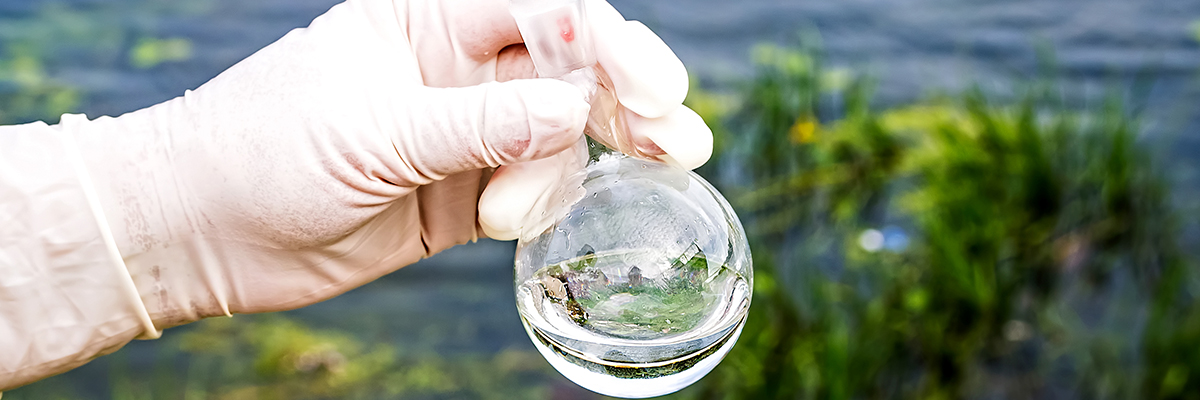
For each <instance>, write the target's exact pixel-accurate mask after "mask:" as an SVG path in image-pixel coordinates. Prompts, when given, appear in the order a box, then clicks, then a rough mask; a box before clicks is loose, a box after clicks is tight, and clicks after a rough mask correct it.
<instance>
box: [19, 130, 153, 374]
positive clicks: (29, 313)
mask: <svg viewBox="0 0 1200 400" xmlns="http://www.w3.org/2000/svg"><path fill="white" fill-rule="evenodd" d="M74 146H75V145H74V143H73V142H72V140H71V138H70V137H68V136H66V135H64V134H63V133H62V132H59V131H58V130H56V129H53V128H50V127H48V126H46V124H44V123H34V124H27V125H21V126H9V127H0V390H7V389H11V388H14V387H17V386H21V385H24V384H27V383H30V382H33V381H35V380H38V379H41V378H44V377H45V376H46V373H45V372H46V371H56V372H61V371H66V370H68V369H71V368H74V367H77V366H79V365H83V364H84V363H86V362H88V361H90V360H91V359H92V358H95V357H97V356H100V355H104V354H107V353H111V352H113V351H116V350H117V349H119V348H121V346H123V345H124V344H125V343H127V342H128V341H129V340H131V339H133V338H135V337H137V336H139V335H142V336H145V337H156V335H157V332H156V331H155V330H154V328H153V327H152V326H151V325H150V319H149V317H148V316H147V313H146V310H145V308H144V307H143V306H142V303H141V302H140V301H138V297H137V292H136V290H135V289H134V287H133V284H132V282H131V281H130V278H129V274H128V273H126V272H125V270H124V265H122V264H121V260H120V257H119V255H118V254H116V252H115V248H114V247H113V246H112V244H111V238H110V237H108V235H107V234H106V230H107V227H105V226H104V225H105V221H103V220H99V219H97V214H95V213H94V212H93V211H94V209H93V206H94V204H93V202H92V201H90V199H89V197H93V196H92V195H91V194H90V193H89V191H90V187H89V185H88V184H87V182H86V181H87V177H86V175H81V174H82V173H83V171H82V168H81V167H82V165H80V164H79V162H78V156H77V155H75V154H74V153H75V149H74ZM106 239H107V240H106Z"/></svg>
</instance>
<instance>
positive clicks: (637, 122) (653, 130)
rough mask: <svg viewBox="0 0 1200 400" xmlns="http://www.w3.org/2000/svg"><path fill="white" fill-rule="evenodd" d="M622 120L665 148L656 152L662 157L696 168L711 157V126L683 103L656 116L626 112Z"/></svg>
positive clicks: (639, 133) (631, 129)
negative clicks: (662, 152)
mask: <svg viewBox="0 0 1200 400" xmlns="http://www.w3.org/2000/svg"><path fill="white" fill-rule="evenodd" d="M626 121H627V123H628V124H629V130H630V131H631V132H633V134H635V135H642V136H645V137H647V138H649V139H650V140H651V141H653V142H654V144H656V145H658V147H659V148H661V149H662V150H663V151H664V152H666V155H665V156H659V158H660V159H662V160H663V161H666V162H668V163H675V164H678V165H679V166H681V167H683V168H686V169H696V168H699V167H700V166H701V165H704V163H706V162H708V159H709V158H710V157H712V151H713V135H712V129H710V128H709V127H708V125H707V124H705V123H704V119H703V118H700V115H699V114H696V112H695V111H692V109H691V108H688V107H687V106H679V107H676V109H675V110H674V111H671V112H670V113H669V114H667V115H665V116H662V117H658V118H646V117H644V116H641V115H636V114H634V113H627V114H626Z"/></svg>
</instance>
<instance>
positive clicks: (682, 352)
mask: <svg viewBox="0 0 1200 400" xmlns="http://www.w3.org/2000/svg"><path fill="white" fill-rule="evenodd" d="M592 146H593V148H597V146H599V145H597V144H593V145H592ZM566 181H567V182H568V183H567V184H564V185H563V187H561V188H560V189H558V190H557V192H555V193H553V194H552V197H551V198H550V199H549V202H550V204H562V205H563V207H561V208H559V209H558V210H554V211H552V212H554V213H555V214H556V215H555V216H556V217H557V219H556V220H557V221H558V222H557V223H555V224H554V225H553V226H551V227H549V228H547V229H545V230H544V231H542V232H527V233H526V234H524V235H522V238H521V239H520V241H519V242H518V245H517V256H516V261H515V269H516V270H515V285H516V296H517V309H518V311H519V312H520V315H521V318H522V320H523V323H524V324H525V329H526V331H527V332H528V333H529V336H530V338H531V339H532V340H533V343H534V345H535V346H536V347H537V349H538V351H539V352H541V354H542V355H543V356H544V357H545V358H546V360H548V361H549V362H550V364H551V365H553V366H554V368H555V369H557V370H558V371H559V372H560V373H562V374H563V375H564V376H565V377H567V378H568V379H570V380H571V381H574V382H575V383H577V384H579V385H580V386H583V387H584V388H587V389H589V390H592V391H595V392H597V393H601V394H605V395H609V396H617V397H650V396H658V395H663V394H667V393H671V392H675V391H677V390H680V389H682V388H684V387H686V386H687V385H689V384H691V383H694V382H695V381H697V380H699V379H700V378H702V377H703V376H704V375H705V374H707V373H708V372H709V371H711V370H712V369H713V368H714V367H715V366H716V365H717V363H718V362H719V361H720V360H721V359H722V358H723V357H724V356H725V354H726V353H728V352H729V350H730V348H732V346H733V344H734V342H735V341H736V340H737V337H738V334H739V333H740V332H741V328H742V326H743V325H744V323H745V318H746V312H747V309H748V308H749V305H750V295H751V288H752V287H753V283H752V279H753V272H752V268H751V258H750V250H749V247H748V245H747V242H746V238H745V232H744V231H743V228H742V225H741V222H739V221H738V218H737V215H735V214H734V212H733V210H732V209H731V207H730V206H729V204H728V203H727V202H726V201H725V199H724V198H723V197H722V196H721V195H720V194H719V193H718V192H717V191H716V189H714V188H713V187H712V186H711V185H709V184H708V182H706V181H704V179H703V178H701V177H700V176H698V175H696V174H695V173H693V172H691V171H687V170H684V169H682V168H679V167H675V166H670V165H667V164H664V163H661V162H655V161H645V160H641V159H636V158H632V157H628V156H625V155H622V154H618V153H611V152H603V153H601V154H599V155H597V156H593V158H592V160H591V161H590V163H589V164H588V165H587V167H586V168H585V169H584V170H582V171H580V172H578V173H577V174H576V176H573V177H571V178H569V179H567V180H566Z"/></svg>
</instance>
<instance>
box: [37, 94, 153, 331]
mask: <svg viewBox="0 0 1200 400" xmlns="http://www.w3.org/2000/svg"><path fill="white" fill-rule="evenodd" d="M86 122H88V120H87V116H86V115H82V114H64V115H63V116H62V121H61V125H60V126H62V127H66V126H69V125H75V124H79V123H86ZM60 129H61V128H60ZM62 137H63V142H64V146H63V147H64V148H65V149H64V150H65V151H66V153H67V159H68V160H69V161H68V162H70V164H71V168H72V169H74V171H75V175H76V177H77V179H78V180H79V183H80V187H81V189H83V195H84V198H85V199H86V200H87V203H88V209H89V211H91V213H92V216H93V217H94V219H95V221H96V226H97V227H98V228H99V231H100V240H101V241H102V242H103V243H104V246H105V247H106V248H107V249H108V251H107V254H106V256H107V257H108V260H107V261H109V262H108V264H109V265H111V266H113V268H114V269H115V271H114V272H116V273H117V274H118V275H119V276H121V277H122V278H123V279H120V280H119V282H120V288H119V289H118V290H119V291H120V292H121V294H122V297H123V298H124V300H126V301H127V302H129V303H130V304H133V308H134V309H135V310H136V313H137V316H138V319H139V320H140V321H139V322H140V323H141V325H142V328H143V329H144V332H142V334H141V335H138V337H137V339H143V340H148V339H158V338H159V337H161V336H162V331H160V330H158V329H156V328H155V327H154V322H153V321H152V320H151V319H150V313H149V311H147V310H146V305H145V304H144V303H142V299H141V295H140V294H138V290H137V287H136V286H135V285H134V282H133V277H132V276H130V275H129V270H128V269H127V268H126V267H125V260H124V259H122V258H121V252H120V251H119V250H118V249H117V243H116V241H115V240H114V239H113V235H112V229H110V228H109V224H108V218H106V217H105V215H104V209H103V207H101V206H100V199H99V197H98V196H97V194H96V187H95V185H94V184H93V182H92V178H91V174H89V173H88V170H87V166H86V165H85V164H84V162H83V155H82V154H81V153H80V151H79V145H78V143H77V142H76V141H75V135H73V134H71V133H70V132H66V134H64V135H62Z"/></svg>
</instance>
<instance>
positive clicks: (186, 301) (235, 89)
mask: <svg viewBox="0 0 1200 400" xmlns="http://www.w3.org/2000/svg"><path fill="white" fill-rule="evenodd" d="M588 11H589V13H590V19H591V20H592V24H591V26H592V29H594V30H595V32H594V37H595V38H596V40H597V42H598V45H597V47H598V59H599V62H600V63H601V64H602V65H604V66H605V68H606V69H608V70H609V73H610V75H612V76H613V81H614V84H615V85H616V88H617V92H618V95H619V96H621V98H622V100H623V101H626V102H628V103H629V104H631V105H635V106H632V107H631V108H633V109H634V110H635V111H637V110H638V109H640V110H643V111H642V113H644V114H649V116H651V117H657V118H639V117H636V116H634V118H631V119H633V121H631V122H630V124H631V128H632V129H633V130H634V132H637V131H638V130H639V127H641V126H644V125H654V126H655V128H656V129H655V130H654V131H655V132H656V133H659V134H658V135H657V136H654V138H655V139H657V140H655V142H656V143H657V144H659V145H660V147H662V148H663V149H665V150H667V152H668V153H670V152H671V150H670V149H672V148H685V149H687V150H688V152H679V155H678V156H677V157H675V158H677V159H681V160H689V161H688V162H690V163H691V164H693V165H691V166H692V167H694V166H698V165H699V164H698V163H703V161H704V159H706V158H707V155H708V154H709V152H710V151H711V133H710V131H708V130H707V128H706V127H704V125H703V122H702V121H700V119H699V117H696V116H695V113H694V112H691V111H690V110H687V108H686V107H682V106H680V105H679V104H680V103H681V102H682V100H683V97H684V96H685V95H686V90H687V77H686V72H685V71H684V70H683V68H682V64H681V63H680V62H679V61H678V59H677V58H675V56H674V54H672V53H671V52H670V50H669V49H668V48H667V47H666V46H665V45H663V44H662V42H661V40H660V39H658V38H657V36H654V35H653V33H650V31H649V30H647V29H644V27H640V24H637V23H630V22H625V21H624V20H623V18H621V16H620V15H619V14H617V12H616V11H615V10H613V9H612V8H611V6H609V5H608V4H607V3H605V2H603V1H599V0H597V1H593V2H591V3H588ZM520 40H521V38H520V34H519V33H518V32H517V30H516V25H515V23H514V22H513V20H512V18H511V17H510V16H509V13H508V3H507V2H506V1H504V0H444V1H434V0H408V1H388V0H351V1H348V2H346V3H344V4H340V5H338V6H335V7H334V8H333V9H331V10H330V11H329V12H327V13H326V14H325V15H323V16H321V17H319V18H317V19H316V20H315V21H313V23H312V25H311V26H310V27H308V28H307V29H298V30H295V31H293V32H291V33H289V34H288V35H287V36H285V37H284V38H282V39H281V40H279V41H278V42H276V43H274V44H272V45H270V46H268V47H266V48H264V49H263V50H261V51H259V52H257V53H256V54H254V55H253V56H251V57H249V58H247V59H246V60H244V61H242V62H240V63H238V64H237V65H235V66H233V67H232V68H230V69H229V70H228V71H225V72H224V73H222V74H221V75H220V76H218V77H216V78H215V79H213V80H212V81H210V82H208V83H206V84H205V85H203V86H201V87H200V88H198V89H197V90H196V91H194V92H190V93H187V94H185V95H184V96H183V97H181V98H177V99H175V100H171V101H169V102H166V103H163V104H160V105H157V106H154V107H151V108H149V109H146V110H142V111H138V112H134V113H131V114H127V115H123V116H121V117H119V118H115V119H113V118H100V119H97V120H95V121H90V122H89V121H85V120H84V119H82V118H66V119H64V122H63V124H62V125H63V128H64V130H65V131H66V132H68V133H69V134H72V135H75V136H76V138H77V140H78V142H79V143H80V147H81V149H82V152H83V157H84V161H85V163H86V164H87V165H88V169H89V171H91V172H92V178H93V180H94V181H95V186H96V190H97V192H98V194H99V196H98V198H99V199H100V201H101V205H102V208H103V209H104V213H105V214H106V216H107V219H108V221H109V223H110V225H111V227H112V231H113V235H114V238H115V240H116V243H117V246H118V248H119V250H120V254H121V255H122V256H123V258H124V260H125V263H126V266H127V268H128V269H129V272H130V274H131V275H132V276H133V278H134V283H135V285H136V286H137V288H138V289H139V292H140V295H141V298H142V300H143V302H144V303H145V304H146V307H147V309H148V311H149V313H150V316H151V318H152V320H153V321H154V324H155V326H156V327H158V328H159V329H162V328H165V327H169V326H173V325H178V324H181V323H186V322H189V321H194V320H197V319H199V318H202V317H207V316H215V315H227V314H230V313H251V312H265V311H277V310H286V309H291V308H296V307H301V306H305V305H308V304H312V303H314V302H317V301H320V300H324V299H327V298H330V297H333V296H335V295H337V294H340V293H343V292H345V291H347V290H349V289H352V288H354V287H357V286H359V285H362V284H364V283H367V282H369V281H372V280H374V279H376V278H378V277H380V276H382V275H384V274H387V273H389V272H392V271H394V270H396V269H397V268H400V267H402V266H404V265H407V264H410V263H412V262H415V261H416V260H418V259H420V258H421V257H425V256H428V255H431V254H434V253H436V252H438V251H441V250H444V249H446V248H449V247H451V246H454V245H457V244H461V243H465V242H468V241H471V240H474V239H476V238H477V237H478V234H477V230H476V228H477V225H476V205H477V203H478V198H479V194H480V191H481V188H483V187H484V184H485V183H486V182H487V178H488V175H489V174H488V172H487V171H486V169H487V168H490V167H496V166H499V165H506V164H515V163H520V162H525V161H530V160H538V159H545V158H546V157H548V156H551V155H554V157H551V158H550V159H546V160H544V161H542V162H541V163H540V165H538V166H537V168H529V167H528V166H526V167H515V168H513V169H511V170H508V171H505V170H503V169H502V170H501V171H498V172H497V175H498V177H497V179H495V182H493V183H492V184H489V185H488V190H489V191H495V192H496V193H500V194H499V195H496V196H493V197H495V198H496V199H497V200H495V202H496V203H498V204H499V203H502V204H505V205H506V209H507V212H506V213H505V214H504V215H524V214H527V213H530V212H534V210H532V209H533V208H534V207H535V206H536V199H535V198H534V197H535V196H529V195H528V194H531V193H539V192H540V191H544V190H546V189H547V187H548V186H550V185H552V184H553V182H552V179H546V178H545V177H553V176H560V175H563V174H562V173H561V172H560V171H561V170H562V169H566V168H578V167H579V166H580V165H581V162H582V159H581V158H579V157H578V150H579V149H578V147H577V143H579V138H580V133H581V131H582V126H583V124H584V122H585V119H586V117H585V115H586V113H587V111H588V110H587V108H588V106H587V104H586V103H585V102H584V101H583V99H582V98H581V95H580V92H579V90H577V89H576V88H575V87H573V86H571V85H569V84H566V83H563V82H559V81H555V80H549V79H518V80H512V81H509V82H504V83H495V82H492V81H494V80H496V79H497V78H500V79H510V78H529V77H532V76H533V71H532V64H531V62H530V61H529V60H528V58H527V56H526V55H525V54H524V53H523V52H522V51H521V49H520V48H513V47H509V45H511V44H515V43H519V42H520ZM647 43H649V44H647ZM505 48H508V50H507V51H502V50H503V49H505ZM641 130H643V131H645V130H646V129H641ZM663 132H665V134H663ZM697 142H698V143H702V144H703V143H708V146H698V147H697V146H694V145H693V144H694V143H697ZM681 143H682V144H685V146H680V145H679V144H681ZM566 149H569V150H568V151H565V152H564V151H563V150H566ZM685 153H686V154H685ZM697 161H698V163H697ZM518 165H519V164H518ZM517 193H520V194H525V196H520V195H517ZM506 194H507V195H506ZM482 222H484V223H485V224H489V221H486V220H485V221H482ZM490 225H493V226H500V229H493V230H492V231H493V232H496V233H500V234H504V233H505V232H515V231H516V230H519V228H520V227H519V226H512V225H511V224H510V225H507V226H503V225H504V224H503V223H492V224H490Z"/></svg>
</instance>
